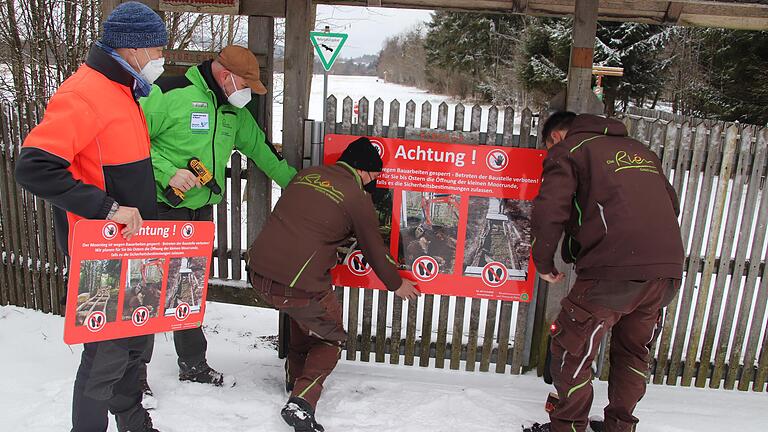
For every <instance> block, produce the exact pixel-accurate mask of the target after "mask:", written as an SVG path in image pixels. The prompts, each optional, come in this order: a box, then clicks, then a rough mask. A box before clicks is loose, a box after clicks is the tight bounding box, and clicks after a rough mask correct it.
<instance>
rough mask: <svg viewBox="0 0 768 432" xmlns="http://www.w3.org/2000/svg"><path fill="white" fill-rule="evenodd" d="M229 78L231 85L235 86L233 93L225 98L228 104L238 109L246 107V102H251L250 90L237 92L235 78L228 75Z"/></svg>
mask: <svg viewBox="0 0 768 432" xmlns="http://www.w3.org/2000/svg"><path fill="white" fill-rule="evenodd" d="M229 78H231V79H232V85H233V86H235V91H234V92H232V94H231V95H229V96H228V97H227V100H228V101H229V103H231V104H232V105H234V106H236V107H238V108H242V107H244V106H246V105H248V102H250V101H251V89H249V88H248V87H246V88H244V89H240V90H238V89H237V84H235V78H234V77H233V76H232V75H230V76H229Z"/></svg>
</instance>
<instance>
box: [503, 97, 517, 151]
mask: <svg viewBox="0 0 768 432" xmlns="http://www.w3.org/2000/svg"><path fill="white" fill-rule="evenodd" d="M503 133H504V138H503V139H502V143H501V145H503V146H504V147H512V145H513V143H514V141H513V140H514V136H515V109H514V108H512V107H506V108H505V109H504V132H503Z"/></svg>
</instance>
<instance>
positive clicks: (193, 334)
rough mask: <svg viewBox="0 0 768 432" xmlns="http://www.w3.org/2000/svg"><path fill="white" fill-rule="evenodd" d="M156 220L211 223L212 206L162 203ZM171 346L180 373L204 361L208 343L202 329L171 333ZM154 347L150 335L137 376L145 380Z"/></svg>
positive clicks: (152, 336) (153, 341)
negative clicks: (174, 205) (174, 349)
mask: <svg viewBox="0 0 768 432" xmlns="http://www.w3.org/2000/svg"><path fill="white" fill-rule="evenodd" d="M157 211H158V219H161V220H184V221H212V220H213V206H205V207H201V208H199V209H197V210H192V209H188V208H173V207H170V206H168V205H166V204H163V203H157ZM173 344H174V345H175V346H176V355H178V356H179V360H178V363H179V369H181V371H182V372H184V371H187V370H189V369H192V368H194V367H195V366H198V365H200V364H201V363H203V362H204V361H205V353H206V351H207V350H208V341H207V340H206V339H205V334H204V333H203V329H202V327H197V328H193V329H188V330H179V331H175V332H173ZM154 346H155V337H154V335H150V336H149V338H148V340H147V343H146V347H145V349H144V352H143V353H142V356H141V360H142V362H141V368H140V371H139V376H140V378H141V379H147V363H149V362H150V361H151V360H152V351H153V349H154Z"/></svg>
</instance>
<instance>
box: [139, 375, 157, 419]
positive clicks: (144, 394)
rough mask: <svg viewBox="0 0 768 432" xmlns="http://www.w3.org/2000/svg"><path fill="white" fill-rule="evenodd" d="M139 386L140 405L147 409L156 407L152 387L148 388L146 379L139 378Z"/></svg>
mask: <svg viewBox="0 0 768 432" xmlns="http://www.w3.org/2000/svg"><path fill="white" fill-rule="evenodd" d="M139 387H140V388H141V406H143V407H144V409H145V410H148V411H149V410H153V409H155V408H157V398H155V395H154V394H153V393H152V389H151V388H149V383H147V380H145V379H144V380H139Z"/></svg>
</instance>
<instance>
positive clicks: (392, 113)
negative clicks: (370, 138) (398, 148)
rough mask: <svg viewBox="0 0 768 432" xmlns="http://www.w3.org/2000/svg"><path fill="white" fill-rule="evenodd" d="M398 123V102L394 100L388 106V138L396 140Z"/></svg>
mask: <svg viewBox="0 0 768 432" xmlns="http://www.w3.org/2000/svg"><path fill="white" fill-rule="evenodd" d="M399 122H400V102H399V101H398V100H397V99H395V100H393V101H392V102H391V103H390V104H389V129H388V130H387V137H388V138H397V133H398V129H399V128H398V126H397V124H398V123H399Z"/></svg>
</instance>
